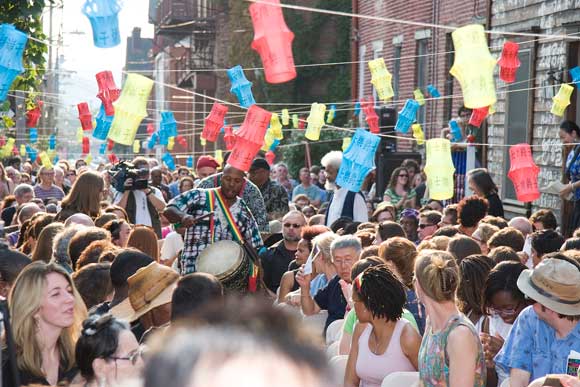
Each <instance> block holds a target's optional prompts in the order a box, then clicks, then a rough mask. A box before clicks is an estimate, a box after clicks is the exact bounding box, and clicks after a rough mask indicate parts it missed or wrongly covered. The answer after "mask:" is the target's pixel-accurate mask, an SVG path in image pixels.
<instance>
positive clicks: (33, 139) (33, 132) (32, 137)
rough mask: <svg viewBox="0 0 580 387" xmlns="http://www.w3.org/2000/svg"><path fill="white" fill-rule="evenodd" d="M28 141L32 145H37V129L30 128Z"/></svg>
mask: <svg viewBox="0 0 580 387" xmlns="http://www.w3.org/2000/svg"><path fill="white" fill-rule="evenodd" d="M28 140H29V141H30V143H31V144H36V143H37V142H38V130H37V129H36V128H30V129H29V130H28Z"/></svg>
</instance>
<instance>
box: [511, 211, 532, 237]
mask: <svg viewBox="0 0 580 387" xmlns="http://www.w3.org/2000/svg"><path fill="white" fill-rule="evenodd" d="M508 226H509V227H513V228H515V229H517V230H519V231H521V233H522V234H524V237H526V236H527V235H528V234H531V233H532V232H533V231H534V229H533V227H532V223H531V222H530V221H529V220H528V219H527V218H524V217H523V216H516V217H515V218H513V219H511V220H510V221H509V223H508Z"/></svg>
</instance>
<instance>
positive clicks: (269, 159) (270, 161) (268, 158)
mask: <svg viewBox="0 0 580 387" xmlns="http://www.w3.org/2000/svg"><path fill="white" fill-rule="evenodd" d="M265 157H266V161H267V162H268V164H270V165H272V164H274V161H275V160H276V154H275V153H274V152H272V151H268V152H266V156H265Z"/></svg>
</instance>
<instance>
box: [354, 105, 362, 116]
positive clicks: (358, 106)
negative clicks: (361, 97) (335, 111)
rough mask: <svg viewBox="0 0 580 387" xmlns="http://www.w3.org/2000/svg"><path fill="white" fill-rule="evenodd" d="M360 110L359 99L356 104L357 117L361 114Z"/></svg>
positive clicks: (355, 112)
mask: <svg viewBox="0 0 580 387" xmlns="http://www.w3.org/2000/svg"><path fill="white" fill-rule="evenodd" d="M360 110H361V106H360V102H358V101H357V102H356V103H355V104H354V115H355V117H358V115H359V114H360Z"/></svg>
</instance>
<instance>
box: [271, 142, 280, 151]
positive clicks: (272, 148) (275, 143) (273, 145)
mask: <svg viewBox="0 0 580 387" xmlns="http://www.w3.org/2000/svg"><path fill="white" fill-rule="evenodd" d="M278 145H280V140H277V139H276V140H274V142H273V143H272V146H270V150H271V151H272V152H274V151H275V150H276V148H278Z"/></svg>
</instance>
